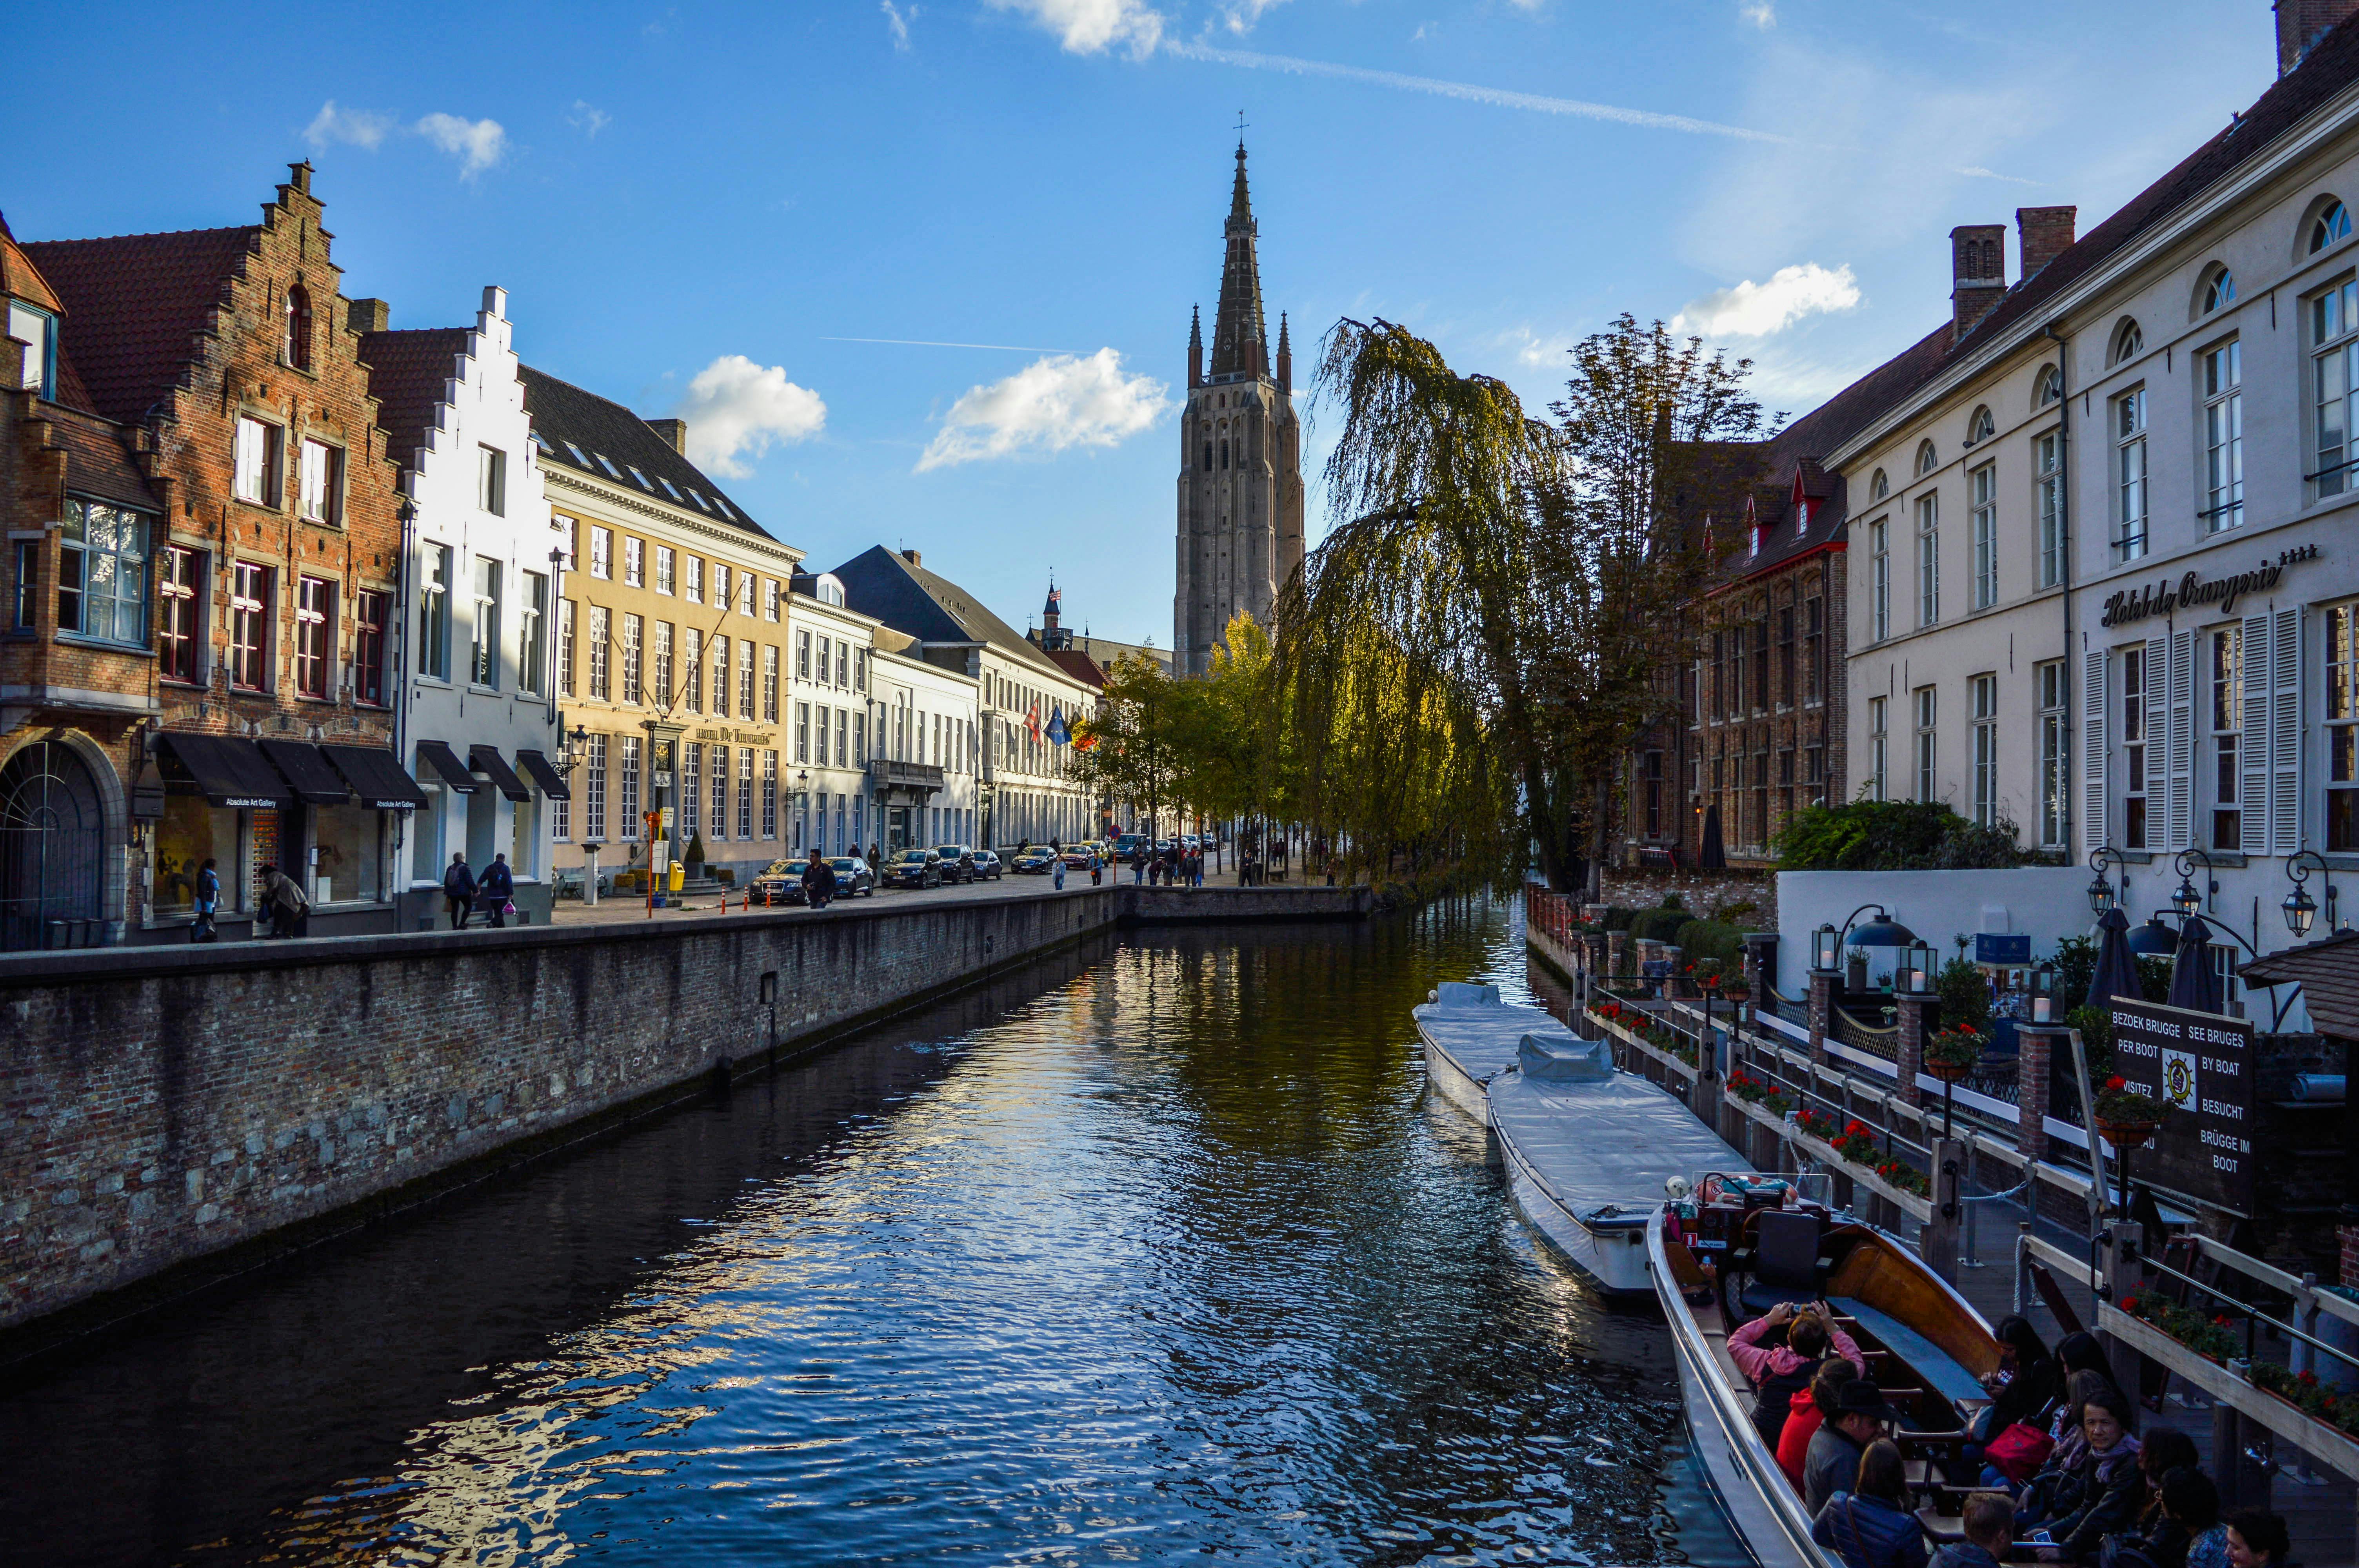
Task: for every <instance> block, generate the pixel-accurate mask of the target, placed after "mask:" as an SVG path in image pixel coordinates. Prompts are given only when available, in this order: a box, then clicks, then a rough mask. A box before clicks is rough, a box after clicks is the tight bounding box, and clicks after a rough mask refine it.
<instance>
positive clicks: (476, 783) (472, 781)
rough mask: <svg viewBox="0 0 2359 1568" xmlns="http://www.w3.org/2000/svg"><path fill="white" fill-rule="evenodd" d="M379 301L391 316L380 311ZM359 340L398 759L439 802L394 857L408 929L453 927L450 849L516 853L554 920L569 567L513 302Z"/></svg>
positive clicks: (491, 291) (522, 885)
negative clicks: (558, 614)
mask: <svg viewBox="0 0 2359 1568" xmlns="http://www.w3.org/2000/svg"><path fill="white" fill-rule="evenodd" d="M380 309H381V307H380ZM373 325H375V327H376V328H377V329H378V330H373V331H369V332H367V333H366V334H365V335H364V337H363V339H362V341H361V358H362V359H363V360H364V362H366V363H367V364H368V366H369V390H370V392H371V394H372V395H375V397H376V399H377V401H378V411H377V417H378V423H379V424H380V425H381V426H382V427H384V429H385V431H386V448H387V449H388V451H389V452H390V453H391V455H392V456H393V457H394V458H395V459H396V460H397V461H398V462H399V463H400V464H401V466H402V472H401V488H402V492H403V494H404V496H405V498H406V503H407V504H406V511H407V513H408V515H407V516H406V518H405V526H404V529H403V536H404V549H405V552H406V555H407V557H408V559H407V562H406V564H405V566H404V568H403V569H402V571H401V574H400V576H401V589H400V596H399V600H398V604H399V610H398V614H397V621H398V623H399V630H398V632H397V635H396V639H395V646H396V649H397V664H396V670H397V683H398V690H399V716H400V717H399V724H400V728H399V730H398V731H397V734H398V738H399V739H398V747H399V754H400V756H401V759H402V762H403V763H404V765H405V766H406V767H408V770H409V771H410V773H411V774H412V776H414V777H415V778H416V779H417V780H418V782H419V785H420V786H421V787H422V788H423V789H424V790H425V792H426V795H427V799H428V804H427V805H426V806H423V807H421V808H419V810H418V811H417V812H415V813H414V814H413V815H412V816H411V817H410V819H409V827H408V844H407V845H406V846H403V847H401V848H400V849H398V850H397V855H396V864H397V866H400V867H402V868H404V869H406V871H407V873H408V874H407V876H406V877H404V878H402V879H401V883H402V885H403V886H404V887H405V888H406V890H407V891H406V892H405V894H404V898H403V910H402V914H403V920H402V924H403V925H404V927H405V928H407V927H408V926H410V925H412V924H414V923H415V922H416V921H418V920H419V918H420V917H434V918H438V919H439V918H441V916H440V909H441V905H440V899H439V894H440V887H441V881H442V873H443V868H444V867H446V866H447V865H449V864H450V861H451V855H452V854H453V853H454V852H463V853H464V854H465V855H466V857H467V863H468V865H469V866H470V867H472V868H473V870H474V872H475V874H476V875H477V876H478V877H481V876H482V875H483V873H484V869H485V868H487V867H488V866H490V865H491V863H492V861H493V859H494V857H495V856H497V855H506V857H507V860H508V865H509V867H510V869H511V871H512V872H513V873H514V876H515V879H516V895H515V903H516V909H517V912H518V914H520V915H522V916H523V917H525V918H527V919H528V920H530V921H533V922H535V923H542V922H546V921H547V920H548V918H549V903H550V893H549V870H550V867H549V822H550V810H549V805H550V802H551V800H552V799H559V798H562V797H563V796H564V795H565V794H566V786H565V784H564V783H563V782H562V780H561V779H560V775H559V773H558V772H557V770H556V768H555V767H554V766H553V765H552V763H551V761H550V759H551V758H552V757H553V756H554V754H555V753H556V752H557V751H558V750H559V742H560V737H559V735H558V732H557V711H556V708H555V706H554V700H553V697H552V695H551V694H552V689H553V688H552V687H551V684H550V678H551V658H550V653H551V646H552V643H551V638H552V634H553V633H554V619H553V616H552V613H551V611H552V610H553V608H554V606H555V605H556V603H557V600H558V597H559V589H558V573H559V569H560V559H559V557H557V556H556V554H555V553H554V550H553V538H552V535H551V533H550V530H549V502H548V500H547V498H546V497H545V496H544V495H543V493H542V491H541V472H540V464H539V461H538V454H537V453H536V452H535V451H534V449H533V440H532V423H531V420H530V418H529V417H528V416H527V414H526V412H525V394H524V386H523V384H522V383H521V382H520V381H519V380H518V378H517V367H516V351H515V349H514V347H513V345H512V343H511V341H510V333H511V329H510V324H509V322H508V319H507V294H506V290H504V289H500V288H486V289H484V306H483V308H482V309H481V310H480V311H478V312H477V313H476V316H475V324H474V325H473V327H451V328H434V329H428V330H412V331H399V332H396V331H386V330H383V327H384V321H383V319H382V317H381V316H380V317H379V318H378V319H376V320H375V322H374V323H373Z"/></svg>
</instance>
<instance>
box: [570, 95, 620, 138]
mask: <svg viewBox="0 0 2359 1568" xmlns="http://www.w3.org/2000/svg"><path fill="white" fill-rule="evenodd" d="M565 123H566V124H569V125H571V126H572V127H573V128H574V129H576V130H578V131H580V132H581V133H582V135H585V136H588V137H590V138H591V139H592V140H593V141H594V140H596V139H597V135H598V133H599V132H601V131H603V130H604V129H605V128H606V127H607V126H609V125H611V124H614V116H613V115H612V114H607V113H606V111H604V110H603V109H599V108H593V107H592V105H591V104H589V103H585V102H583V101H582V99H579V98H576V99H575V100H574V101H573V113H572V114H568V115H567V116H565Z"/></svg>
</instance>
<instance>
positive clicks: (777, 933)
mask: <svg viewBox="0 0 2359 1568" xmlns="http://www.w3.org/2000/svg"><path fill="white" fill-rule="evenodd" d="M1134 891H1135V890H1126V889H1125V890H1117V889H1114V888H1112V887H1108V888H1104V889H1102V890H1086V889H1085V890H1075V891H1070V892H1067V893H1066V894H1064V895H1063V896H1061V897H1027V898H1015V899H1008V900H1005V901H992V902H985V903H964V902H961V903H949V902H945V903H928V902H922V901H918V900H914V899H913V900H910V901H909V902H908V903H903V902H900V901H898V900H896V901H893V902H890V903H881V904H878V905H876V906H874V907H872V906H869V905H866V904H863V905H860V906H857V907H854V908H849V909H842V910H840V911H839V912H838V913H836V914H832V915H829V916H826V917H822V918H812V917H810V916H809V915H806V914H738V915H733V916H723V917H714V918H711V919H703V920H692V921H679V920H669V921H665V922H661V923H657V924H653V925H649V926H647V927H636V926H629V925H591V926H569V927H562V928H556V929H550V928H545V927H544V928H523V929H517V930H511V931H505V932H470V933H441V934H426V935H397V936H356V937H344V938H337V939H332V940H323V941H312V942H304V943H290V944H285V945H276V944H270V943H239V944H229V945H223V946H214V947H190V948H155V949H135V950H122V949H117V950H113V951H103V952H93V953H86V954H48V955H39V956H34V955H26V956H25V957H21V958H16V957H12V958H8V959H5V960H0V1329H6V1328H10V1327H14V1326H17V1325H24V1324H27V1323H29V1322H30V1321H32V1320H34V1319H36V1318H40V1317H44V1316H46V1315H48V1314H53V1313H57V1312H59V1311H60V1309H63V1308H67V1307H70V1306H73V1305H75V1304H76V1303H84V1302H86V1301H88V1300H89V1299H90V1298H92V1297H96V1296H100V1295H102V1294H103V1293H104V1292H115V1291H119V1290H122V1289H123V1288H125V1287H130V1286H136V1285H138V1284H139V1283H141V1282H142V1281H151V1280H152V1279H153V1277H154V1276H157V1275H158V1274H161V1273H163V1272H164V1271H167V1270H171V1269H174V1268H175V1267H176V1266H179V1265H190V1264H201V1260H206V1259H208V1258H209V1257H212V1256H213V1255H216V1254H221V1253H223V1252H225V1251H228V1250H229V1249H236V1248H240V1247H241V1245H242V1244H254V1243H258V1242H259V1239H260V1238H266V1237H268V1236H270V1235H271V1234H272V1233H274V1232H281V1231H285V1230H286V1229H287V1228H288V1227H302V1226H304V1225H306V1224H307V1223H311V1222H321V1221H325V1220H328V1219H329V1218H330V1217H333V1216H335V1215H336V1214H337V1213H338V1211H340V1210H347V1209H351V1208H352V1207H353V1206H356V1205H364V1204H367V1203H369V1202H371V1201H373V1200H377V1199H381V1198H383V1197H385V1196H386V1195H388V1194H396V1193H397V1192H399V1191H400V1190H401V1189H403V1188H405V1187H408V1186H409V1185H410V1184H416V1183H421V1182H423V1183H428V1184H430V1183H431V1182H432V1180H433V1179H434V1178H436V1177H437V1176H438V1175H440V1177H441V1178H442V1179H445V1180H448V1179H451V1178H452V1177H454V1176H455V1175H456V1174H458V1173H459V1172H460V1168H462V1167H465V1166H467V1165H468V1164H469V1163H470V1162H477V1161H481V1160H484V1158H485V1157H487V1156H494V1155H496V1154H498V1153H499V1152H502V1151H504V1150H509V1151H513V1150H514V1149H515V1147H516V1145H519V1144H527V1143H528V1142H530V1141H533V1140H536V1139H540V1138H544V1137H547V1136H548V1135H550V1134H554V1133H558V1132H560V1130H562V1129H564V1128H566V1127H568V1126H569V1125H571V1124H575V1123H579V1122H581V1121H582V1120H583V1119H588V1118H593V1117H596V1116H598V1115H600V1114H601V1113H611V1112H615V1111H618V1110H621V1109H624V1108H630V1107H632V1106H633V1105H634V1104H635V1102H641V1101H648V1100H650V1099H659V1098H660V1097H661V1096H662V1095H663V1094H664V1093H665V1091H667V1090H678V1089H680V1088H683V1087H688V1086H692V1085H694V1084H695V1083H696V1082H697V1081H698V1080H699V1079H700V1078H702V1077H704V1076H707V1075H709V1074H711V1072H712V1069H713V1068H714V1066H715V1065H717V1064H719V1063H720V1062H721V1061H723V1059H724V1058H727V1059H731V1060H732V1061H734V1062H736V1063H746V1062H747V1061H748V1059H759V1058H760V1057H761V1056H762V1054H764V1052H765V1051H766V1046H767V1044H768V1043H769V1035H768V1030H769V1010H768V1009H766V1007H764V1006H763V1005H762V1003H761V1000H760V995H761V977H762V976H763V975H764V974H766V973H772V972H775V973H776V974H777V977H778V981H777V995H778V1003H777V1042H778V1044H780V1045H781V1046H782V1047H790V1046H793V1045H796V1044H809V1043H811V1042H812V1041H814V1040H815V1039H816V1038H817V1037H819V1036H821V1035H822V1034H823V1033H827V1032H830V1031H831V1030H832V1029H835V1028H839V1027H842V1026H845V1025H848V1024H850V1023H852V1022H854V1021H858V1020H863V1019H866V1018H868V1017H871V1016H877V1015H882V1014H884V1013H886V1012H890V1011H895V1010H896V1009H897V1008H900V1007H903V1006H907V1005H908V1004H910V1003H912V1002H914V1001H917V1000H922V999H924V998H926V997H928V996H929V995H931V994H934V993H937V992H939V991H940V990H943V989H949V988H951V987H953V986H956V985H959V984H962V983H965V982H968V981H971V980H973V979H980V978H981V977H982V976H983V975H984V974H985V973H987V972H989V971H991V970H993V969H995V968H1001V967H1004V966H1006V965H1008V964H1011V963H1015V962H1017V961H1019V960H1021V959H1022V958H1024V957H1027V955H1032V954H1037V953H1040V952H1043V951H1047V950H1049V949H1053V948H1055V947H1057V946H1060V945H1062V944H1064V943H1066V942H1069V941H1071V940H1073V939H1076V938H1078V937H1081V936H1082V935H1087V934H1088V933H1090V932H1092V931H1096V930H1101V929H1103V928H1105V927H1107V926H1109V925H1112V924H1113V923H1114V920H1115V918H1116V916H1117V914H1118V913H1121V912H1124V911H1125V910H1127V909H1128V908H1129V903H1130V902H1131V900H1130V894H1131V892H1134ZM1304 891H1305V892H1307V891H1309V890H1304ZM1330 896H1331V898H1332V895H1330ZM1254 913H1256V914H1261V915H1263V916H1264V917H1267V916H1268V915H1271V914H1283V913H1285V912H1284V911H1281V910H1277V909H1272V910H1268V911H1260V910H1256V912H1254Z"/></svg>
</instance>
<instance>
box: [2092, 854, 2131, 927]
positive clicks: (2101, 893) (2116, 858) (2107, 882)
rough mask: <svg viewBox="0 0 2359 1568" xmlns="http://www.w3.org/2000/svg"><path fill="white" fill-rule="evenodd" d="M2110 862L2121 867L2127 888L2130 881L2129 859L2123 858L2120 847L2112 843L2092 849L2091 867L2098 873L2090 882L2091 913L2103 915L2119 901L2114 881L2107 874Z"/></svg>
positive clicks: (2123, 880)
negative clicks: (2115, 892)
mask: <svg viewBox="0 0 2359 1568" xmlns="http://www.w3.org/2000/svg"><path fill="white" fill-rule="evenodd" d="M2108 862H2110V863H2112V864H2114V865H2116V866H2119V867H2120V868H2121V870H2122V882H2123V885H2124V887H2125V889H2126V887H2127V885H2128V882H2129V874H2130V871H2129V861H2128V860H2125V859H2124V858H2123V856H2122V852H2121V851H2120V850H2119V849H2114V847H2113V846H2112V845H2111V844H2101V845H2099V846H2098V847H2097V848H2095V849H2092V850H2090V851H2089V869H2090V870H2091V871H2094V872H2096V873H2097V879H2096V881H2093V882H2091V883H2090V884H2089V913H2090V914H2095V915H2100V916H2102V915H2104V914H2105V913H2106V911H2108V910H2110V909H2112V908H2114V906H2115V904H2116V903H2118V900H2117V899H2116V897H2115V895H2114V884H2113V881H2112V879H2111V878H2109V877H2107V876H2106V875H2105V867H2106V865H2107V863H2108Z"/></svg>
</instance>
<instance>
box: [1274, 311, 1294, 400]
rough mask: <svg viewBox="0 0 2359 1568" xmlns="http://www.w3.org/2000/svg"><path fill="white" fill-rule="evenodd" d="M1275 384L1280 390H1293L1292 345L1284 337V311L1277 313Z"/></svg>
mask: <svg viewBox="0 0 2359 1568" xmlns="http://www.w3.org/2000/svg"><path fill="white" fill-rule="evenodd" d="M1277 384H1278V389H1279V390H1280V391H1282V392H1291V391H1293V390H1294V345H1293V344H1292V343H1290V342H1288V341H1287V337H1286V312H1285V311H1283V310H1281V311H1279V312H1278V313H1277Z"/></svg>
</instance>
